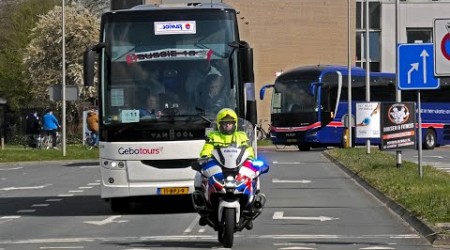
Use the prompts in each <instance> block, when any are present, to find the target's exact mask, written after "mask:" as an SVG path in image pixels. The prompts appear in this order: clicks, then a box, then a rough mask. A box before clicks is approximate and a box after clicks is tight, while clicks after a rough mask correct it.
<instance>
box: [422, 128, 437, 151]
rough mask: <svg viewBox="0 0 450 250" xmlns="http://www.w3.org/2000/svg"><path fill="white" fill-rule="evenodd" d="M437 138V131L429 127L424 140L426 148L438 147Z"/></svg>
mask: <svg viewBox="0 0 450 250" xmlns="http://www.w3.org/2000/svg"><path fill="white" fill-rule="evenodd" d="M436 143H437V138H436V131H435V130H434V129H433V128H428V129H427V130H426V131H425V136H424V140H423V142H422V144H423V148H424V149H434V148H435V147H436Z"/></svg>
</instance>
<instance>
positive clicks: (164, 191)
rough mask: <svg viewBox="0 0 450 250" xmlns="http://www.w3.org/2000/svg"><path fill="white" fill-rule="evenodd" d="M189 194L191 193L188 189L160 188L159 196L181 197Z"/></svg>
mask: <svg viewBox="0 0 450 250" xmlns="http://www.w3.org/2000/svg"><path fill="white" fill-rule="evenodd" d="M188 193H189V188H188V187H170V188H158V194H159V195H180V194H188Z"/></svg>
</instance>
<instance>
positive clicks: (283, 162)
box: [273, 161, 300, 165]
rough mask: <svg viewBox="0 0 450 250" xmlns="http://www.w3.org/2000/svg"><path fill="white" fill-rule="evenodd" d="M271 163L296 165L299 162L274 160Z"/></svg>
mask: <svg viewBox="0 0 450 250" xmlns="http://www.w3.org/2000/svg"><path fill="white" fill-rule="evenodd" d="M273 164H278V165H298V164H300V162H298V161H282V162H279V161H274V162H273Z"/></svg>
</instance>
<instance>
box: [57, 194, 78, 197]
mask: <svg viewBox="0 0 450 250" xmlns="http://www.w3.org/2000/svg"><path fill="white" fill-rule="evenodd" d="M72 196H74V194H58V197H72Z"/></svg>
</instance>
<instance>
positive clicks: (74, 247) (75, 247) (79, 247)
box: [39, 246, 84, 249]
mask: <svg viewBox="0 0 450 250" xmlns="http://www.w3.org/2000/svg"><path fill="white" fill-rule="evenodd" d="M83 248H84V247H83V246H73V247H40V248H39V249H83Z"/></svg>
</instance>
